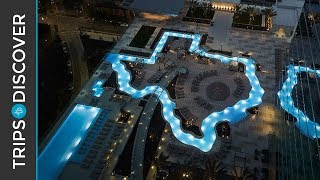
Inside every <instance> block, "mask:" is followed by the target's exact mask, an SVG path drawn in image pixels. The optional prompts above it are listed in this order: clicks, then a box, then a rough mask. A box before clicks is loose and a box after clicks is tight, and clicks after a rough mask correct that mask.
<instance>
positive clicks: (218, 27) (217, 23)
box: [209, 11, 233, 49]
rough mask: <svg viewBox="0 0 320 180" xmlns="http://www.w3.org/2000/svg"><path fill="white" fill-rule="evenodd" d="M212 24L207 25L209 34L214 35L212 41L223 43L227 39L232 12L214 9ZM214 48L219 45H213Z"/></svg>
mask: <svg viewBox="0 0 320 180" xmlns="http://www.w3.org/2000/svg"><path fill="white" fill-rule="evenodd" d="M213 21H214V25H213V26H210V27H209V36H212V37H214V40H213V41H218V43H214V44H221V43H225V41H226V40H227V39H228V33H229V31H230V28H231V25H232V21H233V13H232V12H226V11H216V12H215V14H214V20H213ZM215 48H216V49H218V48H220V47H215Z"/></svg>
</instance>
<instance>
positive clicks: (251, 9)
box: [244, 6, 258, 24]
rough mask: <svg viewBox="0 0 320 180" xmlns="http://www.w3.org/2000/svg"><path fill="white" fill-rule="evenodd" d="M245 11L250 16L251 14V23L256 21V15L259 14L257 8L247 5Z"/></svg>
mask: <svg viewBox="0 0 320 180" xmlns="http://www.w3.org/2000/svg"><path fill="white" fill-rule="evenodd" d="M244 11H245V12H246V13H248V14H249V16H250V20H249V23H250V24H251V23H252V22H253V21H254V16H256V15H257V14H258V11H257V9H256V8H255V7H253V6H247V7H246V8H245V9H244Z"/></svg>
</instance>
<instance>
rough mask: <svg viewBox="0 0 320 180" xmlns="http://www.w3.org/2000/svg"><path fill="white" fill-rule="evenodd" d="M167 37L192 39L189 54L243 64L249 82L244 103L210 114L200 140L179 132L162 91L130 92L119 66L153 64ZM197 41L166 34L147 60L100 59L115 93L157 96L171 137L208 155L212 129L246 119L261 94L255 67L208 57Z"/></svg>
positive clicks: (194, 36)
mask: <svg viewBox="0 0 320 180" xmlns="http://www.w3.org/2000/svg"><path fill="white" fill-rule="evenodd" d="M169 36H171V37H179V38H187V39H192V43H191V46H190V48H189V52H190V53H194V54H198V55H201V56H204V57H207V58H209V59H216V60H220V61H221V62H222V63H224V64H228V63H230V62H232V61H236V62H240V63H243V64H244V65H245V75H246V76H247V77H248V79H249V82H250V84H251V86H252V88H251V91H250V93H249V98H248V99H245V100H240V101H238V102H237V103H236V104H235V105H234V106H232V107H227V108H226V109H224V110H223V111H220V112H213V113H212V114H210V115H209V116H208V117H206V118H205V119H204V120H203V121H202V124H201V130H202V132H203V137H202V138H197V137H195V136H194V135H192V134H190V133H187V132H184V131H183V130H182V126H181V121H180V119H179V118H178V117H177V116H176V115H175V113H174V109H175V108H176V104H175V102H174V101H173V100H172V99H171V98H170V97H169V95H168V92H167V91H166V89H165V87H161V86H157V85H153V86H146V87H145V88H144V89H135V88H133V87H132V86H130V81H131V74H130V72H129V71H127V70H126V67H125V65H124V64H123V63H122V62H121V61H131V62H135V61H137V62H142V63H145V64H154V63H155V62H156V60H157V54H158V53H160V52H161V50H162V49H163V47H164V45H165V43H166V41H167V39H168V37H169ZM200 40H201V35H200V34H185V33H180V32H168V31H167V32H164V33H163V35H162V37H161V38H160V40H159V42H158V44H157V46H156V48H155V50H154V52H153V53H152V55H151V56H150V58H148V59H146V58H139V57H135V56H128V55H124V54H107V55H106V56H105V57H104V59H105V60H106V61H108V62H110V63H111V64H112V69H113V70H114V71H116V72H117V78H118V84H119V89H120V90H121V91H123V92H126V93H128V94H130V95H131V96H132V97H133V98H142V97H143V96H146V95H148V94H155V95H156V96H158V98H159V100H160V102H161V104H162V114H163V117H164V119H165V120H166V121H167V122H168V123H169V125H170V127H171V129H172V132H173V134H174V136H175V137H176V138H177V139H178V140H179V141H181V142H182V143H184V144H187V145H191V146H194V147H196V148H198V149H200V150H202V151H203V152H208V151H209V150H210V149H211V148H212V146H213V144H214V142H215V140H216V133H215V125H216V124H217V123H218V122H220V121H229V122H230V123H236V122H239V121H241V120H243V119H244V118H245V117H246V116H247V113H246V110H247V109H248V108H251V107H254V106H257V105H259V104H261V103H262V96H263V94H264V90H263V89H262V88H261V86H260V83H259V81H258V78H257V77H256V75H255V70H256V69H255V67H256V66H255V61H254V60H253V59H251V58H239V57H226V56H223V55H220V54H213V53H208V52H206V51H205V50H204V49H202V48H201V47H200V46H199V43H200Z"/></svg>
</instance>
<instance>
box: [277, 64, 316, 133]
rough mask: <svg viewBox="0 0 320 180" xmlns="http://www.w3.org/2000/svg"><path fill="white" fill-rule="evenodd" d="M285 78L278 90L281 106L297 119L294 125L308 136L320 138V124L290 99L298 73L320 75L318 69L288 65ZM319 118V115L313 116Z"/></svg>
mask: <svg viewBox="0 0 320 180" xmlns="http://www.w3.org/2000/svg"><path fill="white" fill-rule="evenodd" d="M287 69H288V70H287V76H288V77H287V79H286V81H285V82H284V84H283V86H282V89H281V90H280V91H279V92H278V97H279V99H280V105H281V107H282V108H283V109H284V110H286V111H287V112H288V113H290V114H291V115H292V116H294V117H295V118H296V119H297V122H295V125H296V126H297V127H298V128H299V129H300V131H301V132H302V133H303V134H304V135H306V136H307V137H310V138H320V125H319V124H318V123H316V122H315V119H314V120H312V119H310V118H309V117H308V116H307V115H306V114H304V113H303V111H302V110H300V109H298V108H296V107H295V105H294V102H293V99H292V91H293V88H294V86H295V85H297V83H298V73H300V72H308V73H314V74H315V75H316V76H317V77H320V70H314V69H310V68H308V67H303V66H293V65H289V66H288V68H287ZM315 118H319V117H315Z"/></svg>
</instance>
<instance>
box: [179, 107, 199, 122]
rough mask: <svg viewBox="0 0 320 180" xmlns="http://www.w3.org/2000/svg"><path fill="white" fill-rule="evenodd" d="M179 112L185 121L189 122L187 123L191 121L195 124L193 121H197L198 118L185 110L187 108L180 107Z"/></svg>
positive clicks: (187, 109)
mask: <svg viewBox="0 0 320 180" xmlns="http://www.w3.org/2000/svg"><path fill="white" fill-rule="evenodd" d="M179 111H180V113H181V115H182V116H183V117H184V118H185V119H187V120H189V121H191V122H195V121H197V120H198V117H197V116H195V115H194V114H192V112H191V111H190V110H189V108H187V107H185V106H184V107H182V108H180V109H179Z"/></svg>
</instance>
